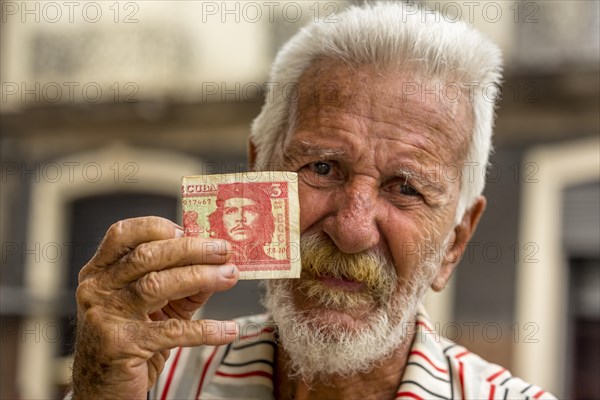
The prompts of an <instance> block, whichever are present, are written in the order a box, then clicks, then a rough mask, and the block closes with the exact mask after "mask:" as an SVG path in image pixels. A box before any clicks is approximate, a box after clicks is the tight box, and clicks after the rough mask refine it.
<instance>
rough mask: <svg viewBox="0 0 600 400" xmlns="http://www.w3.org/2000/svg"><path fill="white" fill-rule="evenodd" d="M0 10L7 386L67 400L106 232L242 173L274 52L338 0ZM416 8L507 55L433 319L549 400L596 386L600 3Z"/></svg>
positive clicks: (0, 290)
mask: <svg viewBox="0 0 600 400" xmlns="http://www.w3.org/2000/svg"><path fill="white" fill-rule="evenodd" d="M0 4H1V7H2V8H1V11H2V15H1V18H2V25H1V30H0V46H1V47H0V51H1V58H0V78H1V81H2V87H1V97H2V99H1V103H0V106H1V113H0V118H1V120H0V129H1V132H0V134H1V137H0V143H1V150H0V151H1V153H0V154H1V161H2V181H1V185H2V190H1V191H0V222H1V224H0V234H1V236H2V239H1V241H2V267H1V270H0V273H1V275H0V300H1V302H0V306H1V308H0V313H1V317H2V341H1V343H0V346H1V354H2V357H0V359H1V360H2V368H1V373H0V381H1V386H0V397H1V398H27V399H30V398H59V397H60V396H61V394H62V390H63V389H64V386H65V385H66V384H67V382H68V375H69V369H68V362H69V355H70V352H71V349H72V340H73V337H72V335H73V323H74V319H75V305H74V290H75V288H76V286H77V273H78V271H79V269H80V268H81V267H82V266H83V265H84V264H85V262H86V261H87V259H89V258H90V257H91V255H93V253H94V251H95V248H96V246H97V244H98V243H99V241H100V240H101V238H102V234H103V233H104V231H105V230H106V229H107V228H108V226H110V224H111V223H112V222H115V221H117V220H119V219H123V218H130V217H134V216H142V215H161V216H164V217H167V218H170V219H173V220H176V221H180V205H179V199H180V197H179V180H180V177H181V176H183V175H186V174H201V173H215V172H218V173H225V172H239V171H242V170H244V169H245V159H246V156H245V154H246V141H247V135H248V132H249V123H250V122H251V120H252V119H253V117H255V116H256V115H257V114H258V112H259V111H260V107H261V105H262V103H263V101H264V98H263V94H264V89H265V87H266V85H273V84H275V85H276V84H277V82H267V72H268V69H269V65H270V63H271V61H272V59H273V57H274V55H275V54H276V51H277V49H278V48H279V47H280V46H281V45H282V44H283V43H284V42H285V40H286V39H287V38H288V37H289V36H290V35H292V34H293V33H294V32H295V31H296V30H297V29H299V28H300V27H301V26H303V25H304V24H306V23H307V22H310V21H311V20H313V19H317V18H318V19H325V21H328V22H329V23H335V22H336V18H337V15H338V14H339V12H340V11H341V10H342V9H343V8H344V7H347V6H348V4H350V3H348V2H334V1H322V2H316V1H306V2H294V1H282V2H213V1H185V2H183V1H182V2H167V1H147V2H144V1H137V2H93V1H84V2H36V1H30V2H12V1H2V2H0ZM425 5H426V6H427V7H429V8H430V9H436V10H438V11H440V12H442V13H443V18H446V19H448V20H451V21H456V20H459V19H462V20H465V21H467V22H468V23H472V24H474V25H475V26H477V27H478V28H479V29H481V30H482V31H484V32H485V33H486V34H488V35H489V36H490V37H491V38H492V39H493V40H494V41H496V42H497V43H498V44H499V45H500V46H501V47H502V50H503V52H504V55H505V59H506V73H505V83H504V85H503V99H502V102H501V104H500V108H499V110H498V120H497V128H496V136H495V148H496V151H495V153H494V155H493V157H492V160H491V161H492V163H491V166H490V171H489V173H488V177H487V180H488V185H487V188H486V195H487V197H488V210H487V211H486V214H485V215H484V218H483V220H482V222H481V224H480V227H479V230H478V232H477V234H476V236H475V238H474V240H473V243H472V244H471V245H470V246H469V247H468V249H467V252H466V254H465V256H464V259H463V261H462V262H461V265H460V267H459V268H458V271H457V273H456V274H455V277H454V278H453V282H452V284H451V285H450V287H449V288H448V290H446V291H445V292H444V293H443V294H439V295H431V296H430V297H429V298H428V302H429V304H430V308H431V309H432V314H433V315H434V318H435V320H437V321H438V324H437V326H436V328H437V329H438V331H439V332H440V333H441V334H444V335H445V336H448V337H449V338H451V339H453V340H456V341H458V342H459V343H461V344H463V345H465V346H467V347H468V348H470V349H472V350H473V351H475V352H477V353H479V354H480V355H482V356H483V357H485V358H487V359H489V360H492V361H495V362H497V363H500V364H502V365H504V366H506V367H508V368H509V369H511V370H513V371H514V372H515V373H517V374H519V375H521V376H522V377H523V378H525V379H527V380H531V381H533V382H535V383H537V384H540V385H541V386H543V387H545V388H547V389H548V390H550V391H552V392H554V393H556V394H557V395H559V397H569V398H589V397H598V396H600V389H599V386H598V384H599V383H598V381H597V380H596V379H595V378H594V377H595V375H597V374H598V372H599V371H600V366H599V365H598V360H599V358H600V357H599V355H600V354H599V353H600V348H599V345H598V343H600V340H598V339H599V330H600V315H599V314H600V254H599V245H598V243H600V232H599V230H600V228H599V227H600V217H599V204H600V172H599V170H600V165H599V157H600V156H599V151H600V144H599V141H598V133H599V130H600V122H599V115H598V109H599V106H600V94H599V86H600V78H599V73H600V69H599V62H600V54H599V52H600V51H599V42H598V40H599V39H598V38H599V33H600V17H599V8H598V7H599V6H598V2H595V1H513V2H504V1H503V2H493V1H481V2H472V1H471V2H453V1H435V2H434V1H428V2H426V4H425ZM258 297H259V295H258V288H257V285H256V283H254V282H243V283H241V284H239V285H238V286H237V287H236V288H235V289H234V290H233V291H231V292H228V293H224V294H219V295H216V296H214V298H213V299H212V300H211V302H210V303H209V304H208V305H207V306H206V308H205V310H204V315H207V316H211V317H216V318H219V317H222V318H230V317H235V316H239V315H244V314H248V313H252V312H258V311H260V309H261V308H260V305H259V304H258ZM232 304H234V306H233V307H232Z"/></svg>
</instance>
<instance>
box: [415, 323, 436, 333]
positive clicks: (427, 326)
mask: <svg viewBox="0 0 600 400" xmlns="http://www.w3.org/2000/svg"><path fill="white" fill-rule="evenodd" d="M417 326H422V327H423V328H425V329H427V330H428V331H429V332H431V333H434V332H435V331H434V330H433V329H432V328H431V327H430V326H429V325H427V324H426V323H425V322H423V321H417Z"/></svg>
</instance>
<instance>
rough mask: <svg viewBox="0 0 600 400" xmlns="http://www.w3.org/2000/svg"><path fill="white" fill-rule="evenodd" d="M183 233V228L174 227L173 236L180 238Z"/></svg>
mask: <svg viewBox="0 0 600 400" xmlns="http://www.w3.org/2000/svg"><path fill="white" fill-rule="evenodd" d="M183 235H184V232H183V229H179V228H175V237H177V238H182V237H183Z"/></svg>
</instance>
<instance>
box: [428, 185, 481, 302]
mask: <svg viewBox="0 0 600 400" xmlns="http://www.w3.org/2000/svg"><path fill="white" fill-rule="evenodd" d="M486 203H487V202H486V199H485V197H483V196H479V197H477V199H476V200H475V202H474V203H473V205H472V206H471V208H469V209H468V210H467V211H466V212H465V214H464V215H463V218H462V220H461V221H460V222H459V223H458V224H457V225H456V226H455V227H454V232H452V236H451V238H450V241H449V242H448V244H447V245H446V247H445V248H446V252H445V253H446V254H445V255H444V259H443V260H442V265H441V266H440V269H439V271H438V272H437V275H436V276H435V279H434V280H433V282H432V283H431V288H432V289H433V290H435V291H436V292H439V291H440V290H442V289H443V288H444V287H445V286H446V283H447V282H448V279H450V276H451V275H452V271H454V268H455V267H456V265H457V264H458V262H459V261H460V259H461V257H462V255H463V253H464V251H465V247H466V246H467V243H469V240H470V239H471V237H472V236H473V233H474V232H475V229H476V228H477V224H478V223H479V219H480V218H481V215H482V214H483V211H484V210H485V205H486Z"/></svg>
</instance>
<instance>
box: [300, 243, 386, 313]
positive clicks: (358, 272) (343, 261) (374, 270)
mask: <svg viewBox="0 0 600 400" xmlns="http://www.w3.org/2000/svg"><path fill="white" fill-rule="evenodd" d="M300 254H301V260H302V273H301V275H300V277H301V278H302V279H301V283H300V284H299V289H300V290H301V291H302V292H303V293H304V294H305V295H306V296H308V297H312V298H322V299H323V300H324V299H325V298H326V297H328V298H329V301H325V302H326V303H335V304H337V305H342V304H343V303H344V302H346V304H347V305H351V304H349V303H348V300H349V298H350V297H353V296H354V297H356V296H359V297H362V298H363V300H367V299H366V298H365V297H368V298H369V299H370V301H371V302H372V301H374V300H380V301H381V300H384V299H386V298H389V297H391V296H392V293H393V291H394V289H395V287H396V285H397V282H398V278H397V275H396V271H395V267H394V264H393V263H392V262H391V261H390V260H388V259H387V258H386V257H385V255H384V254H382V252H380V251H378V250H376V249H369V250H366V251H363V252H360V253H353V254H348V253H343V252H341V251H340V250H339V249H338V247H337V246H336V245H335V243H334V242H333V240H332V239H331V238H330V237H329V236H327V235H324V234H316V233H315V234H308V235H303V236H302V237H301V240H300ZM318 278H334V279H342V280H348V281H354V282H360V283H362V284H364V285H365V288H366V293H364V294H349V293H338V294H335V293H333V290H332V289H331V288H325V286H324V285H323V284H321V283H320V282H319V281H318ZM344 298H345V299H344ZM350 303H352V302H350Z"/></svg>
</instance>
